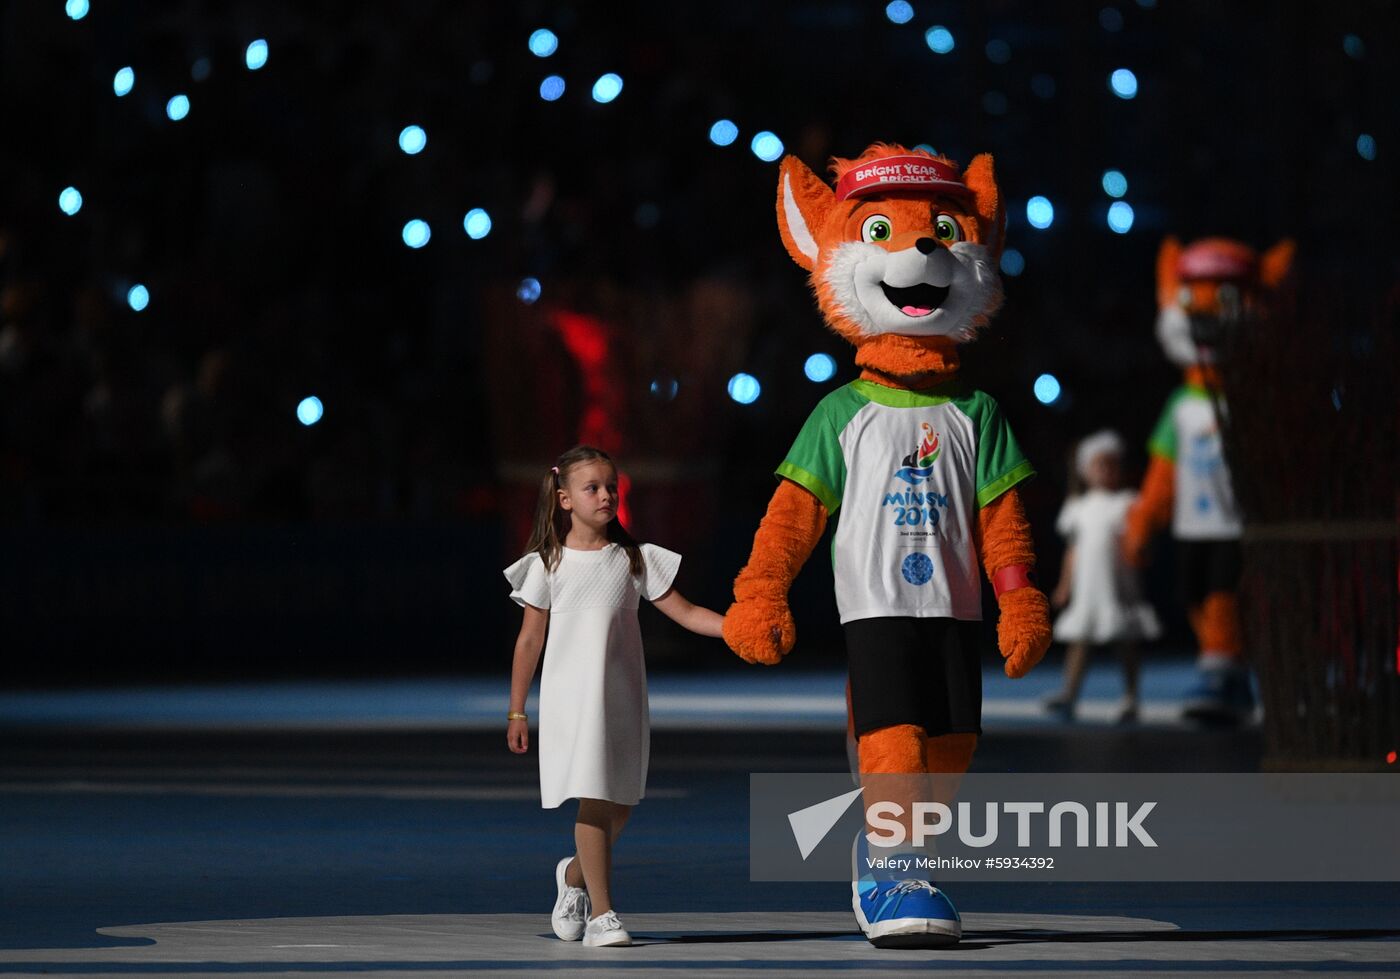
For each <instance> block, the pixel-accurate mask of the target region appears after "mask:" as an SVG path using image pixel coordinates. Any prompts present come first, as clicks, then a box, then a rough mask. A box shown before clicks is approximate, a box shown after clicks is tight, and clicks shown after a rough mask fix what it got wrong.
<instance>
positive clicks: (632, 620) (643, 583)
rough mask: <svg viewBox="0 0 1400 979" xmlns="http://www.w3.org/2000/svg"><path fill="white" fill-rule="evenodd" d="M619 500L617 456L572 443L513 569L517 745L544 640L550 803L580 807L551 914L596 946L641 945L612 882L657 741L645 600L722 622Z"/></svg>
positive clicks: (714, 629) (698, 626)
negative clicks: (678, 585)
mask: <svg viewBox="0 0 1400 979" xmlns="http://www.w3.org/2000/svg"><path fill="white" fill-rule="evenodd" d="M617 505H618V494H617V468H616V467H615V466H614V465H613V462H612V459H610V458H609V457H608V456H607V454H606V453H604V452H603V451H601V450H599V449H594V448H591V447H589V446H586V445H581V446H578V447H577V448H573V449H570V450H569V451H568V452H565V453H564V454H563V455H562V456H560V457H559V459H558V461H557V463H556V464H555V465H554V467H553V468H552V469H551V470H550V471H549V472H548V473H546V474H545V476H544V480H543V482H542V483H541V486H540V498H539V504H538V505H537V507H536V511H535V527H534V531H533V532H532V533H531V535H530V543H529V545H528V546H527V548H526V554H525V556H524V557H522V558H521V559H520V560H519V561H516V562H515V563H514V564H512V565H511V566H510V567H509V568H507V569H506V572H505V575H506V578H507V579H508V580H509V581H510V584H511V588H512V591H511V594H510V597H511V598H513V599H515V601H516V602H518V603H519V604H520V605H521V606H523V607H524V609H525V618H524V621H523V622H522V623H521V626H520V636H519V638H517V639H516V641H515V662H514V666H513V667H512V670H511V684H510V712H509V713H508V714H507V717H508V719H509V726H508V727H507V728H506V743H507V744H509V746H510V750H511V751H514V752H515V753H516V754H522V753H524V752H525V751H527V750H529V747H530V733H529V724H528V720H529V719H528V718H527V717H526V715H525V697H526V695H527V694H528V693H529V691H530V683H531V681H532V680H533V679H534V676H535V667H536V666H537V665H538V664H539V660H540V649H541V647H542V646H545V647H546V648H545V654H546V655H545V658H544V675H543V677H542V678H541V680H540V722H539V731H540V796H541V799H542V801H543V804H544V808H546V809H553V808H556V807H557V806H559V805H561V804H562V803H563V802H564V800H565V799H578V801H579V805H578V819H577V821H576V822H575V824H574V843H575V846H576V850H575V852H574V854H572V855H570V856H567V857H564V858H563V859H562V860H560V861H559V863H558V865H557V866H556V867H555V868H554V882H555V886H556V887H557V889H558V897H557V899H556V901H555V904H554V913H553V915H552V916H551V920H552V923H553V925H554V933H555V934H556V935H558V936H559V937H560V938H562V939H563V940H564V941H566V942H572V941H577V940H578V939H579V938H580V937H582V938H583V944H584V945H588V946H600V945H630V944H631V943H632V938H631V936H630V935H628V934H627V931H626V929H624V928H623V927H622V922H621V921H619V920H618V917H617V913H616V912H615V911H614V910H613V905H612V895H611V893H610V889H609V884H610V879H611V877H612V846H613V843H615V842H616V841H617V837H618V834H619V833H621V832H622V826H623V824H624V823H626V822H627V817H628V815H629V814H630V813H631V810H632V806H634V805H636V804H637V801H638V800H639V799H641V797H642V795H643V793H644V790H645V787H646V779H647V759H648V755H649V752H650V744H651V728H650V722H649V719H648V710H647V686H646V666H645V664H644V662H643V659H642V637H641V632H640V631H639V630H638V627H637V603H638V599H639V598H640V597H645V598H646V599H647V600H649V601H650V602H652V604H654V605H655V606H656V607H657V608H659V609H660V610H661V611H662V612H664V613H665V614H666V615H667V616H669V617H670V618H671V619H673V620H674V621H676V622H677V623H679V624H680V625H682V626H684V627H685V628H687V629H689V630H690V631H692V632H698V633H699V634H700V635H702V636H714V637H718V636H719V635H720V627H721V625H722V623H723V621H724V617H723V616H721V615H720V614H719V613H717V612H713V611H711V610H710V609H707V608H700V607H698V606H695V605H692V604H691V603H690V602H688V601H686V600H685V598H684V597H683V596H682V595H681V593H680V592H678V591H676V590H675V589H674V588H672V587H671V580H672V579H673V578H674V577H675V576H676V569H677V568H678V567H680V563H681V556H680V555H679V554H675V553H673V552H671V551H668V550H665V549H664V548H661V547H657V546H655V545H654V544H640V545H639V544H638V543H637V542H636V541H635V540H633V539H632V535H631V534H629V533H628V532H627V529H626V528H625V527H623V526H622V524H621V523H619V522H618V520H617ZM546 627H548V636H549V641H548V644H547V646H546V643H545V634H546ZM590 912H591V913H590Z"/></svg>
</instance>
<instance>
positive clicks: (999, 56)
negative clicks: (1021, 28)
mask: <svg viewBox="0 0 1400 979" xmlns="http://www.w3.org/2000/svg"><path fill="white" fill-rule="evenodd" d="M987 60H988V61H990V62H991V63H992V64H994V65H1004V64H1006V63H1007V62H1008V61H1010V60H1011V45H1009V44H1007V43H1006V42H1005V41H1003V40H1001V39H1000V38H993V39H992V40H990V41H988V42H987Z"/></svg>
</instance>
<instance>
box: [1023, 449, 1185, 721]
mask: <svg viewBox="0 0 1400 979" xmlns="http://www.w3.org/2000/svg"><path fill="white" fill-rule="evenodd" d="M1122 459H1123V442H1122V440H1121V439H1120V438H1119V437H1118V435H1117V433H1115V432H1111V431H1107V430H1105V431H1101V432H1096V433H1095V434H1093V435H1090V436H1089V437H1088V438H1086V439H1084V440H1083V441H1082V442H1080V443H1079V447H1078V449H1077V450H1076V451H1075V457H1074V461H1075V471H1076V473H1077V474H1078V476H1079V478H1080V479H1081V480H1083V482H1084V485H1085V486H1086V487H1087V489H1086V490H1085V491H1084V492H1083V493H1079V494H1076V495H1072V496H1071V497H1070V498H1069V499H1068V500H1066V501H1065V505H1064V508H1063V509H1062V510H1060V517H1059V520H1058V521H1056V525H1055V527H1056V529H1057V530H1058V531H1059V532H1060V534H1061V535H1062V536H1064V537H1066V538H1068V539H1069V547H1068V549H1067V550H1066V551H1065V561H1064V566H1063V570H1062V571H1061V573H1060V583H1059V585H1058V586H1057V587H1056V588H1055V593H1054V594H1053V595H1052V596H1051V599H1050V600H1051V602H1053V603H1054V605H1055V606H1056V607H1057V608H1064V612H1062V613H1061V614H1060V616H1059V618H1057V619H1056V620H1055V639H1056V640H1058V641H1060V642H1065V643H1068V644H1069V650H1068V652H1067V653H1066V655H1065V678H1064V687H1063V689H1062V690H1061V691H1060V692H1059V693H1057V694H1055V695H1054V696H1053V697H1051V698H1050V699H1049V700H1047V701H1046V702H1045V706H1046V708H1047V709H1049V710H1051V711H1053V712H1055V713H1058V714H1060V715H1062V716H1064V717H1065V718H1072V717H1073V716H1074V704H1075V701H1076V700H1077V699H1078V698H1079V686H1080V683H1081V682H1082V681H1083V679H1084V669H1085V666H1086V665H1087V663H1088V658H1089V646H1090V645H1091V644H1094V645H1103V644H1108V643H1117V644H1119V647H1120V652H1121V656H1122V661H1123V685H1124V687H1125V688H1126V689H1125V693H1124V697H1123V701H1122V703H1121V704H1120V706H1119V712H1118V723H1120V724H1130V723H1132V722H1134V721H1136V720H1137V715H1138V658H1137V647H1136V645H1135V643H1136V641H1137V640H1139V639H1155V638H1156V637H1157V636H1158V635H1159V634H1160V633H1161V628H1160V627H1159V626H1158V624H1157V616H1156V615H1155V614H1154V613H1153V611H1152V606H1150V605H1148V604H1147V603H1146V602H1144V601H1142V600H1141V597H1140V594H1139V591H1138V587H1137V580H1136V577H1135V576H1134V574H1133V572H1132V569H1131V568H1129V567H1128V565H1127V563H1126V562H1125V561H1124V560H1123V558H1122V555H1121V553H1120V543H1121V539H1122V536H1123V527H1124V521H1125V519H1126V517H1127V514H1128V508H1129V507H1130V506H1132V503H1133V500H1134V499H1135V498H1136V494H1135V493H1134V492H1133V491H1132V490H1128V489H1122V488H1120V479H1121V470H1122ZM1065 606H1068V607H1065Z"/></svg>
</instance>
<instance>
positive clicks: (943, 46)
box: [924, 27, 954, 54]
mask: <svg viewBox="0 0 1400 979" xmlns="http://www.w3.org/2000/svg"><path fill="white" fill-rule="evenodd" d="M924 43H925V44H927V45H928V47H929V50H930V51H932V52H933V53H934V54H947V53H948V52H949V51H951V50H953V47H954V42H953V32H952V31H950V30H948V28H946V27H930V28H929V29H928V30H926V31H924Z"/></svg>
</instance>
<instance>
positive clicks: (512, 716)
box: [506, 710, 530, 721]
mask: <svg viewBox="0 0 1400 979" xmlns="http://www.w3.org/2000/svg"><path fill="white" fill-rule="evenodd" d="M529 719H530V715H529V714H522V713H520V711H518V710H513V711H509V712H507V714H506V720H508V721H528V720H529Z"/></svg>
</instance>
